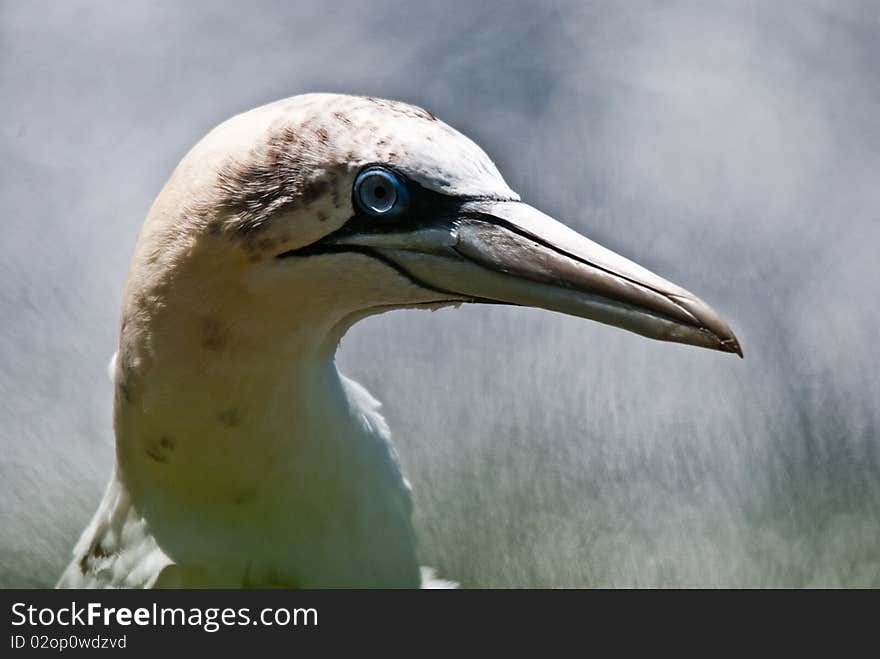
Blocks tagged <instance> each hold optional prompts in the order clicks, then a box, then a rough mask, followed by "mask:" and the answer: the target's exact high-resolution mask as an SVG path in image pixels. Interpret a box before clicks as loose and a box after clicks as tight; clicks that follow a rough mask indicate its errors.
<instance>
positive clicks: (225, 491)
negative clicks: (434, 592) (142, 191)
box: [115, 314, 417, 585]
mask: <svg viewBox="0 0 880 659" xmlns="http://www.w3.org/2000/svg"><path fill="white" fill-rule="evenodd" d="M187 317H189V320H186V318H187ZM154 320H156V319H155V318H154ZM224 331H225V328H219V327H212V326H210V324H208V325H206V324H205V322H204V320H203V318H201V316H200V314H192V315H191V316H185V315H176V320H175V331H174V332H163V331H162V330H161V328H157V327H153V328H152V329H151V331H150V332H148V333H143V335H144V336H149V340H148V341H146V342H144V341H138V340H136V339H134V338H132V340H127V339H126V336H125V332H123V340H122V345H121V351H120V355H119V358H118V360H117V361H118V366H117V373H116V377H117V392H116V401H115V428H116V437H117V464H118V473H119V477H120V479H121V480H122V481H123V483H124V485H125V486H126V488H127V489H128V490H129V492H130V494H131V497H132V501H133V502H134V505H135V507H136V508H137V510H138V512H139V514H140V515H142V516H143V517H144V518H145V519H147V521H148V523H149V524H150V527H151V529H152V532H153V534H154V535H155V537H156V539H157V541H158V543H159V544H160V546H161V547H162V548H163V550H164V551H165V552H166V554H168V555H169V557H170V558H171V559H172V560H174V561H175V562H204V561H206V560H212V559H216V560H217V561H228V560H229V559H230V557H232V558H240V557H248V560H250V561H256V562H257V563H260V564H263V565H266V566H269V567H268V568H267V569H270V570H272V571H273V574H275V575H276V577H275V578H277V579H279V580H281V581H283V582H284V583H296V584H298V585H304V584H306V583H310V582H309V581H307V579H314V580H316V581H315V582H314V583H316V584H332V583H336V582H339V583H343V584H349V585H350V581H347V580H346V578H345V574H347V572H346V571H347V570H351V571H352V574H351V575H349V576H350V578H351V579H355V581H356V580H357V579H359V578H362V577H359V576H358V575H359V574H360V575H363V574H364V571H363V566H359V565H358V564H357V560H368V559H369V557H370V556H377V555H382V554H387V557H384V558H382V560H383V561H384V562H385V563H387V566H386V567H381V566H380V568H381V569H379V570H378V572H376V573H377V574H379V573H381V572H382V570H383V569H385V570H386V571H391V572H395V573H394V574H387V575H385V582H388V583H397V582H400V579H399V578H398V577H399V576H400V575H399V574H398V573H399V572H400V571H401V570H402V571H403V575H404V577H403V581H405V582H407V583H409V581H411V580H412V579H413V578H417V565H416V563H415V555H414V550H413V541H412V528H411V525H410V524H411V523H410V517H409V513H410V509H409V498H408V488H407V485H406V482H405V481H404V479H403V477H402V475H401V473H400V469H399V466H398V464H397V460H396V458H395V455H394V452H393V449H391V447H390V444H389V443H388V441H387V436H386V433H387V429H385V426H384V421H383V420H382V419H381V416H379V415H378V413H377V412H376V410H375V408H376V407H377V406H378V403H376V402H375V401H374V400H373V399H372V398H371V397H370V396H369V394H367V393H366V391H364V390H363V389H362V388H360V387H359V385H356V384H354V383H351V381H349V380H347V379H346V378H344V377H342V376H341V375H340V374H339V372H338V370H337V368H336V365H335V360H334V352H335V348H336V343H337V339H336V338H334V337H332V336H331V338H329V339H328V337H327V335H326V334H325V333H318V332H315V331H306V330H303V331H302V332H299V333H294V334H292V335H290V336H287V337H285V340H284V342H283V343H281V344H279V343H275V344H272V345H264V346H262V349H260V346H259V345H258V343H253V342H244V343H243V344H241V345H238V346H236V345H235V343H234V342H232V341H224V340H223V339H221V337H222V336H224V334H223V332H224ZM135 334H137V333H135ZM126 348H128V349H129V350H130V351H132V352H126ZM365 520H369V523H370V526H369V527H367V526H365V525H364V524H365ZM377 542H380V543H390V544H391V545H392V547H391V548H390V549H389V547H381V548H379V547H377V546H376V543H377ZM340 547H348V548H349V550H350V551H351V552H353V553H355V554H357V555H358V556H360V557H361V558H359V559H357V560H350V559H346V560H347V561H348V562H349V563H350V565H347V566H346V567H344V568H341V567H340V565H339V564H338V563H339V562H338V561H337V562H333V561H329V559H328V558H327V556H331V555H337V556H338V554H339V551H340ZM328 552H329V553H328ZM206 554H207V555H206ZM328 561H329V562H328ZM395 561H396V563H397V564H398V565H397V567H394V565H393V562H395ZM371 569H372V566H371ZM358 570H360V571H358ZM291 571H292V572H293V574H291ZM414 574H415V575H416V576H415V577H414V576H413V575H414ZM304 575H305V576H304ZM356 582H357V581H356Z"/></svg>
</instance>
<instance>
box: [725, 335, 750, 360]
mask: <svg viewBox="0 0 880 659" xmlns="http://www.w3.org/2000/svg"><path fill="white" fill-rule="evenodd" d="M721 345H722V346H723V349H724V351H725V352H732V353H735V354H737V355H739V358H740V359H745V357H743V351H742V347H741V346H740V345H739V341H737V340H736V337H732V338H730V339H727V340H726V341H722V343H721Z"/></svg>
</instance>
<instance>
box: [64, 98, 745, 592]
mask: <svg viewBox="0 0 880 659" xmlns="http://www.w3.org/2000/svg"><path fill="white" fill-rule="evenodd" d="M474 303H491V304H506V305H518V306H527V307H539V308H543V309H547V310H550V311H555V312H561V313H563V314H569V315H574V316H578V317H581V318H585V319H590V320H594V321H598V322H601V323H605V324H608V325H612V326H615V327H618V328H622V329H625V330H629V331H632V332H635V333H638V334H641V335H643V336H646V337H649V338H653V339H659V340H663V341H673V342H679V343H685V344H691V345H694V346H699V347H703V348H709V349H714V350H718V351H722V352H727V353H735V354H738V355H739V356H740V357H742V350H741V348H740V345H739V342H738V341H737V339H736V337H735V336H734V334H733V332H732V331H731V329H730V328H729V327H728V325H727V324H726V323H725V322H724V321H723V320H722V319H721V318H720V316H719V315H718V314H717V313H716V312H715V311H714V310H713V309H712V308H711V307H709V306H708V305H707V304H706V303H705V302H703V301H702V300H701V299H699V298H698V297H696V296H695V295H694V294H692V293H690V292H688V291H686V290H685V289H683V288H681V287H679V286H677V285H675V284H672V283H670V282H668V281H666V280H664V279H662V278H661V277H659V276H658V275H655V274H654V273H652V272H650V271H649V270H647V269H645V268H643V267H641V266H639V265H637V264H636V263H634V262H632V261H630V260H628V259H626V258H624V257H623V256H620V255H618V254H616V253H615V252H612V251H610V250H608V249H606V248H604V247H602V246H600V245H599V244H597V243H595V242H593V241H591V240H590V239H588V238H586V237H584V236H583V235H581V234H580V233H578V232H576V231H574V230H573V229H571V228H569V227H568V226H566V225H565V224H563V223H561V222H559V221H558V220H556V219H554V218H552V217H550V216H549V215H546V214H544V213H542V212H541V211H539V210H538V209H536V208H534V207H532V206H530V205H528V204H527V203H525V202H523V201H522V200H521V199H520V197H519V195H517V194H516V193H515V192H514V191H513V190H512V189H511V188H510V187H509V186H508V185H507V183H506V182H505V180H504V178H503V177H502V175H501V174H500V172H499V170H498V169H497V167H496V166H495V164H494V163H493V161H492V160H491V159H490V157H489V156H488V155H487V154H486V153H485V152H484V151H483V150H482V149H481V148H480V147H479V146H478V145H477V144H475V143H474V142H473V141H471V140H470V139H469V138H468V137H466V136H464V135H463V134H462V133H460V132H458V131H457V130H455V129H454V128H452V127H451V126H449V125H448V124H446V123H444V122H443V121H441V120H440V119H438V118H437V117H436V116H435V115H434V114H432V113H430V112H428V111H427V110H424V109H422V108H421V107H418V106H415V105H410V104H408V103H404V102H400V101H392V100H385V99H380V98H375V97H363V96H351V95H344V94H303V95H298V96H293V97H291V98H287V99H284V100H280V101H277V102H274V103H270V104H268V105H264V106H261V107H258V108H256V109H253V110H250V111H247V112H244V113H242V114H239V115H237V116H235V117H232V118H231V119H228V120H227V121H225V122H223V123H221V124H220V125H219V126H217V127H216V128H214V129H213V130H212V131H210V132H209V133H208V134H207V135H206V136H205V137H204V138H203V139H202V140H201V141H199V142H198V143H197V144H196V145H195V146H194V147H193V148H192V149H191V150H190V151H189V152H188V153H187V154H186V155H185V156H184V157H183V159H182V160H181V161H180V163H179V164H178V165H177V167H176V169H175V170H174V171H173V173H172V174H171V176H170V178H169V179H168V181H167V183H166V184H165V186H164V187H163V189H162V190H161V192H160V193H159V195H158V197H157V198H156V200H155V201H154V203H153V205H152V207H151V208H150V210H149V212H148V214H147V217H146V219H145V221H144V224H143V226H142V229H141V231H140V234H139V236H138V239H137V243H136V246H135V248H134V253H133V256H132V259H131V264H130V268H129V271H128V275H127V278H126V281H125V285H124V289H123V302H122V309H121V316H120V325H119V344H118V350H117V352H116V354H115V355H114V358H113V360H112V361H111V365H110V371H111V376H112V380H113V383H114V405H113V427H114V431H115V439H116V444H115V464H114V468H113V472H112V474H111V477H110V481H109V484H108V485H107V488H106V490H105V493H104V495H103V498H102V500H101V501H100V504H99V506H98V509H97V511H96V513H95V514H94V517H93V519H92V520H91V522H90V523H89V524H88V526H87V527H86V529H85V531H84V532H83V534H82V536H81V538H80V539H79V541H78V542H77V544H76V546H75V548H74V550H73V557H72V560H71V562H70V564H69V566H68V567H67V568H66V569H65V570H64V572H63V574H62V576H61V578H60V581H59V582H58V586H59V587H67V588H150V587H155V588H163V587H172V588H190V587H194V588H198V587H226V588H249V587H252V588H263V587H286V588H337V587H357V588H372V587H379V588H418V587H431V586H432V585H439V586H443V585H448V583H447V582H445V581H444V580H442V579H439V578H438V577H437V576H436V575H434V574H433V573H432V571H430V570H429V569H427V568H423V567H422V566H420V565H419V561H418V557H417V552H416V536H415V532H414V528H413V524H412V511H413V504H412V499H411V488H410V484H409V482H408V481H407V479H406V477H405V475H404V474H403V470H402V468H401V464H400V460H399V458H398V455H397V453H396V451H395V448H394V446H393V444H392V443H391V436H390V432H389V428H388V425H387V424H386V422H385V420H384V418H383V417H382V414H381V412H380V404H379V403H378V402H377V400H376V399H375V398H374V397H373V396H372V395H371V394H370V393H369V392H368V391H367V390H366V389H365V388H364V387H362V386H361V385H360V384H358V383H356V382H355V381H353V380H351V379H349V378H347V377H346V376H344V375H343V374H342V373H340V371H339V369H338V368H337V366H336V362H335V353H336V349H337V347H338V345H339V343H340V340H341V338H342V337H343V335H344V334H345V333H346V332H347V331H348V330H349V328H351V327H352V325H354V324H355V323H357V321H359V320H361V319H363V318H365V317H368V316H371V315H374V314H378V313H383V312H386V311H391V310H395V309H413V308H423V309H438V308H441V307H449V306H452V307H456V306H459V305H462V304H474Z"/></svg>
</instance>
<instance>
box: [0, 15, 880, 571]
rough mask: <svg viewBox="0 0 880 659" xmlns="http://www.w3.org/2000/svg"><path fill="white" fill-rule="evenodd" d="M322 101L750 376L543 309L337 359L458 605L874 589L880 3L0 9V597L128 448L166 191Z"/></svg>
mask: <svg viewBox="0 0 880 659" xmlns="http://www.w3.org/2000/svg"><path fill="white" fill-rule="evenodd" d="M306 91H339V92H350V93H363V94H370V95H376V96H385V97H392V98H398V99H401V100H406V101H409V102H413V103H416V104H419V105H423V106H425V107H427V108H428V109H430V110H431V111H432V112H434V113H435V114H437V115H438V116H440V117H441V118H442V119H444V120H445V121H446V122H448V123H450V124H452V125H453V126H455V127H456V128H458V129H459V130H461V131H462V132H464V133H465V134H467V135H469V136H471V137H472V138H473V139H474V140H475V141H477V142H478V143H479V144H481V145H482V146H483V148H484V149H485V150H486V151H487V152H488V153H489V154H490V156H492V157H493V158H494V159H495V161H496V162H497V164H498V166H499V168H500V169H501V171H502V172H503V173H504V175H505V177H506V179H507V180H508V182H509V183H510V184H511V186H512V187H513V188H514V189H516V190H517V191H519V192H520V193H521V195H522V196H523V198H524V199H525V200H527V201H529V202H530V203H532V204H533V205H535V206H537V207H538V208H541V209H543V210H544V211H546V212H548V213H550V214H552V215H554V216H556V217H558V218H560V219H563V220H564V221H566V222H568V223H569V224H571V225H572V226H574V227H575V228H576V229H578V230H579V231H581V232H583V233H585V234H586V235H587V236H589V237H591V238H593V239H595V240H598V241H599V242H602V243H604V244H605V245H607V246H608V247H610V248H612V249H614V250H616V251H618V252H621V253H623V254H625V255H626V256H629V257H631V258H633V259H635V260H637V261H638V262H640V263H641V264H643V265H645V266H647V267H649V268H650V269H652V270H655V271H657V272H658V273H660V274H661V275H663V276H664V277H667V278H669V279H671V280H672V281H675V282H676V283H679V284H681V285H683V286H685V287H686V288H689V289H691V290H693V291H694V292H695V293H697V294H698V295H700V296H701V297H703V298H704V299H705V300H707V301H708V302H709V303H710V304H712V305H713V306H714V307H715V308H716V309H718V311H719V312H721V314H722V315H723V316H724V317H725V318H726V319H727V320H728V321H729V322H730V324H731V325H732V327H733V328H734V330H735V331H736V332H737V334H738V335H739V338H740V340H741V342H742V344H743V347H744V350H745V355H746V359H745V360H744V361H740V360H738V359H736V358H735V357H731V356H730V355H723V354H720V353H714V352H709V351H705V350H699V349H696V348H690V347H684V346H678V345H672V344H661V343H656V342H651V341H648V340H647V339H643V338H641V337H638V336H635V335H632V334H627V333H624V332H621V331H619V330H614V329H611V328H607V327H603V326H600V325H598V324H594V323H590V322H587V321H583V320H578V319H573V318H567V317H563V316H558V315H554V314H551V313H548V312H543V311H535V310H527V309H517V308H503V307H471V308H462V309H459V310H444V311H440V312H436V313H427V312H417V311H408V312H396V313H393V314H386V315H384V316H379V317H375V318H372V319H369V320H367V321H365V322H362V323H361V324H360V325H358V326H357V327H356V328H355V329H354V330H353V331H352V332H351V333H350V334H349V335H348V336H347V337H346V338H345V340H344V342H343V347H342V350H341V352H340V355H339V362H340V364H341V367H342V369H343V370H344V371H345V372H346V373H347V374H348V375H350V376H352V377H354V378H355V379H356V380H359V381H360V382H362V383H363V384H365V385H366V386H367V387H368V388H369V389H370V390H371V391H372V393H373V394H374V395H376V396H377V397H378V398H379V399H380V400H382V401H384V403H385V406H384V412H385V415H386V417H387V419H388V421H389V423H390V425H391V428H392V431H393V433H394V437H395V440H396V443H397V446H398V448H399V451H400V453H401V458H402V460H403V462H404V466H405V467H406V469H407V472H408V474H409V477H410V480H411V481H412V483H413V487H414V490H415V495H416V522H417V528H418V533H419V539H420V551H421V554H422V561H423V562H424V563H425V564H428V565H434V566H436V567H437V568H439V570H440V572H441V574H442V575H444V576H446V577H448V578H452V579H456V580H459V581H461V583H462V584H463V585H465V586H844V585H846V586H871V585H873V586H880V483H878V474H880V436H878V434H880V433H878V430H880V411H878V402H880V375H878V366H880V363H878V362H880V360H878V357H877V347H876V346H877V332H878V321H880V313H878V302H880V267H878V263H877V261H878V250H880V247H878V246H880V4H878V3H877V2H841V1H839V0H826V1H803V2H789V3H784V2H712V3H705V2H625V3H618V2H607V3H604V2H603V3H600V2H570V3H569V2H547V3H541V4H539V3H514V2H497V3H485V2H474V1H473V0H472V1H470V2H430V3H401V2H369V3H365V2H343V1H342V0H335V1H334V2H327V1H326V0H325V1H321V2H247V3H244V2H242V3H237V4H233V3H220V2H215V3H206V2H200V3H180V2H171V1H168V2H110V1H109V0H106V1H104V2H35V1H29V2H24V1H21V2H11V1H2V2H0V98H2V103H0V202H2V207H3V217H2V235H3V238H2V256H0V282H2V283H0V414H2V420H3V423H2V425H0V500H2V508H0V585H3V586H7V587H8V586H46V585H51V584H53V583H54V582H55V580H56V579H57V577H58V575H59V573H60V571H61V569H62V568H63V566H64V565H65V564H66V562H67V560H68V557H69V556H70V551H71V548H72V546H73V544H74V542H75V540H76V538H77V537H78V535H79V533H80V531H81V530H82V529H83V527H84V526H85V524H86V522H87V521H88V519H89V518H90V516H91V514H92V513H93V511H94V509H95V507H96V505H97V503H98V500H99V497H100V494H101V492H102V489H103V487H104V485H105V482H106V479H107V478H108V477H109V474H110V468H111V463H112V460H113V437H112V429H111V420H110V411H111V396H112V393H111V387H110V384H109V382H108V379H107V376H106V365H107V362H108V360H109V358H110V356H111V355H112V353H113V352H114V350H115V340H116V332H117V322H118V317H117V314H118V308H119V304H120V296H121V288H122V281H123V277H124V275H125V272H126V268H127V263H128V259H129V255H130V253H131V251H132V248H133V246H134V242H135V239H136V236H137V232H138V229H139V226H140V224H141V221H142V219H143V217H144V216H145V214H146V212H147V209H148V208H149V205H150V203H151V202H152V200H153V198H154V196H155V195H156V194H157V192H158V191H159V189H160V188H161V186H162V185H163V183H164V181H165V179H166V178H167V177H168V175H169V174H170V172H171V170H172V169H173V167H174V166H175V164H176V163H177V161H178V160H179V159H180V158H181V157H182V155H183V154H184V153H185V152H186V151H187V150H188V149H189V147H190V146H191V145H192V144H193V143H195V142H196V141H197V140H198V139H200V138H201V137H202V135H204V134H205V133H206V132H207V131H208V130H209V129H210V128H211V127H213V126H214V125H215V124H217V123H219V122H220V121H222V120H224V119H225V118H227V117H228V116H230V115H232V114H235V113H238V112H241V111H243V110H247V109H249V108H251V107H253V106H256V105H259V104H262V103H265V102H269V101H272V100H275V99H278V98H282V97H285V96H291V95H294V94H297V93H301V92H306Z"/></svg>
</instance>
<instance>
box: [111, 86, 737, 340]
mask: <svg viewBox="0 0 880 659" xmlns="http://www.w3.org/2000/svg"><path fill="white" fill-rule="evenodd" d="M480 302H484V303H485V302H489V303H503V304H510V305H523V306H532V307H541V308H544V309H549V310H552V311H558V312H562V313H566V314H571V315H574V316H580V317H583V318H589V319H592V320H596V321H599V322H602V323H606V324H609V325H614V326H616V327H620V328H623V329H626V330H630V331H632V332H636V333H638V334H642V335H644V336H647V337H650V338H654V339H661V340H666V341H676V342H680V343H688V344H692V345H696V346H701V347H705V348H711V349H715V350H721V351H724V352H733V353H738V354H740V355H741V350H740V347H739V344H738V342H737V340H736V338H735V336H734V334H733V332H732V331H731V330H730V329H729V328H728V326H727V325H726V324H725V323H724V322H723V321H722V320H721V318H720V317H719V316H718V314H717V313H716V312H715V311H714V310H712V309H711V308H710V307H709V306H708V305H707V304H706V303H704V302H703V301H702V300H700V299H699V298H698V297H696V296H695V295H693V294H692V293H690V292H688V291H686V290H684V289H683V288H680V287H679V286H676V285H675V284H672V283H670V282H668V281H666V280H664V279H662V278H660V277H659V276H657V275H655V274H653V273H652V272H649V271H648V270H646V269H645V268H642V267H640V266H639V265H637V264H635V263H633V262H632V261H630V260H628V259H626V258H624V257H622V256H620V255H618V254H616V253H614V252H612V251H610V250H608V249H605V248H603V247H601V246H600V245H598V244H596V243H595V242H593V241H591V240H589V239H588V238H586V237H584V236H582V235H580V234H579V233H577V232H575V231H573V230H572V229H570V228H568V227H567V226H565V225H564V224H562V223H560V222H558V221H557V220H555V219H553V218H551V217H549V216H548V215H546V214H544V213H542V212H541V211H539V210H537V209H535V208H533V207H532V206H529V205H527V204H526V203H523V202H522V201H520V199H519V196H518V195H517V194H516V193H514V192H513V191H512V190H511V189H510V188H509V187H508V185H507V184H506V183H505V181H504V179H503V178H502V176H501V174H500V173H499V172H498V170H497V168H496V167H495V165H494V164H493V163H492V161H491V160H490V159H489V157H488V156H487V155H486V154H485V153H484V152H483V151H482V150H481V149H480V148H479V147H478V146H477V145H476V144H474V142H472V141H471V140H470V139H468V138H467V137H465V136H464V135H462V134H461V133H459V132H457V131H456V130H454V129H453V128H451V127H450V126H448V125H447V124H445V123H443V122H442V121H440V120H439V119H437V118H436V117H434V116H433V115H432V114H430V113H429V112H427V111H425V110H423V109H421V108H418V107H415V106H412V105H407V104H404V103H398V102H394V101H386V100H380V99H375V98H363V97H353V96H342V95H329V94H315V95H305V96H298V97H294V98H291V99H287V100H284V101H279V102H277V103H273V104H271V105H268V106H264V107H261V108H257V109H256V110H252V111H250V112H248V113H245V114H242V115H239V116H237V117H234V118H232V119H230V120H229V121H227V122H225V123H224V124H221V125H220V126H219V127H217V128H216V129H214V131H212V132H211V133H210V134H209V135H208V136H207V137H206V138H205V139H203V140H202V141H201V142H200V143H199V144H198V145H196V147H194V148H193V150H192V151H191V152H190V153H189V154H188V155H187V156H186V157H185V158H184V160H183V161H182V162H181V163H180V165H179V166H178V168H177V170H176V171H175V172H174V174H173V175H172V177H171V179H170V180H169V182H168V183H167V185H166V186H165V189H164V190H163V192H162V193H161V195H160V196H159V198H158V199H157V201H156V203H155V205H154V207H153V209H152V210H151V212H150V215H149V216H148V219H147V222H146V223H145V226H144V229H143V231H142V234H141V237H140V240H139V243H138V247H137V249H136V253H135V257H134V260H133V263H132V268H131V270H130V274H129V281H128V289H127V295H126V306H125V309H124V313H123V340H122V347H123V353H124V349H125V346H126V343H138V342H140V343H144V342H147V343H149V342H150V341H153V340H154V338H155V336H156V335H157V331H156V326H157V325H159V324H162V323H163V322H166V323H175V324H176V326H177V328H178V330H177V331H176V332H175V335H176V336H177V337H178V339H179V336H180V335H183V336H191V339H192V340H191V341H189V343H187V342H186V341H183V342H181V341H179V340H178V339H176V344H177V345H179V346H187V345H188V346H189V347H180V348H179V349H180V350H190V349H191V348H192V347H193V346H197V347H200V348H201V349H203V350H205V351H207V352H213V353H222V352H225V351H233V350H248V349H253V350H257V349H262V348H265V347H266V346H272V347H273V349H276V350H277V349H278V348H279V347H280V346H282V345H288V346H290V350H291V351H296V350H297V349H298V348H299V349H301V348H302V344H303V342H304V341H306V340H309V339H308V338H307V337H310V336H311V337H320V338H319V339H315V340H321V341H326V342H327V343H328V344H329V345H331V346H332V347H333V348H335V343H336V342H338V339H339V337H340V336H341V335H342V334H343V333H344V332H345V330H346V329H348V327H350V326H351V324H352V323H354V322H355V321H357V320H358V319H360V318H363V317H365V316H367V315H370V314H374V313H378V312H381V311H385V310H388V309H395V308H405V307H419V306H422V307H436V306H443V305H449V304H458V303H480ZM183 318H186V319H188V322H182V321H181V319H183ZM269 318H271V319H272V322H268V319H269ZM163 319H164V320H163ZM154 347H155V346H154ZM140 352H141V353H143V351H140ZM146 352H149V351H146ZM189 354H191V353H189Z"/></svg>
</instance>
